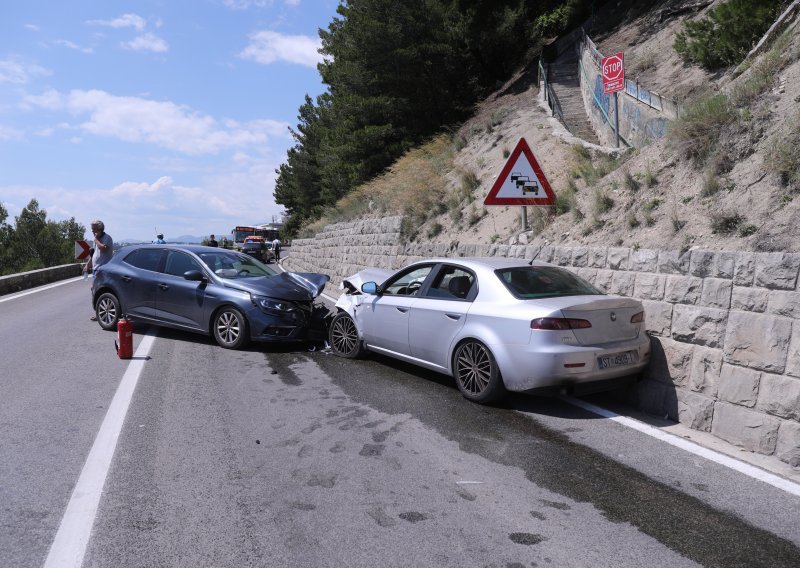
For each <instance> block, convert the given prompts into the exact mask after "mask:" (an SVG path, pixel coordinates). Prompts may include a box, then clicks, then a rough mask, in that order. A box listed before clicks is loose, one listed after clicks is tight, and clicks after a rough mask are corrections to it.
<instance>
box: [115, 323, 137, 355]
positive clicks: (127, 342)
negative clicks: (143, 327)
mask: <svg viewBox="0 0 800 568" xmlns="http://www.w3.org/2000/svg"><path fill="white" fill-rule="evenodd" d="M117 335H118V336H119V343H117V342H116V341H115V342H114V345H115V346H116V347H117V355H118V356H119V358H120V359H130V358H131V357H133V324H132V323H131V322H130V321H129V320H126V319H125V316H122V317H121V318H120V319H119V321H118V322H117Z"/></svg>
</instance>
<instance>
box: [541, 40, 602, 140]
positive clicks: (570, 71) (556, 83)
mask: <svg viewBox="0 0 800 568" xmlns="http://www.w3.org/2000/svg"><path fill="white" fill-rule="evenodd" d="M579 73H580V68H579V67H578V59H577V57H574V56H573V57H563V56H562V57H561V58H559V60H558V61H556V62H555V63H551V64H550V67H549V75H548V77H549V79H548V80H549V82H550V85H551V86H552V88H553V92H554V93H555V95H556V98H558V102H559V104H560V105H561V111H562V113H563V115H564V121H563V122H564V126H566V128H567V130H569V131H570V132H571V133H572V134H573V135H575V136H577V137H578V138H582V139H583V140H586V141H587V142H591V143H592V144H600V139H599V138H598V137H597V134H596V133H595V131H594V128H592V123H591V121H590V120H589V117H588V116H587V114H586V108H585V107H584V106H583V96H582V94H581V85H580V81H579V78H578V74H579Z"/></svg>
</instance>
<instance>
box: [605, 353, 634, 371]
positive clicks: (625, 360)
mask: <svg viewBox="0 0 800 568" xmlns="http://www.w3.org/2000/svg"><path fill="white" fill-rule="evenodd" d="M638 362H639V352H638V351H625V352H624V353H615V354H613V355H604V356H603V357H598V358H597V366H598V367H599V368H600V369H610V368H611V367H624V366H625V365H633V364H634V363H638Z"/></svg>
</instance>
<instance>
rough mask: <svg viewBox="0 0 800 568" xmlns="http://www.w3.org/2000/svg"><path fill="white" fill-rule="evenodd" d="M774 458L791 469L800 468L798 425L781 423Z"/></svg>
mask: <svg viewBox="0 0 800 568" xmlns="http://www.w3.org/2000/svg"><path fill="white" fill-rule="evenodd" d="M775 457H777V458H778V459H779V460H781V461H783V462H786V463H788V464H789V465H790V466H792V467H800V424H798V423H796V422H789V421H783V422H782V423H781V425H780V428H779V429H778V443H777V445H776V447H775Z"/></svg>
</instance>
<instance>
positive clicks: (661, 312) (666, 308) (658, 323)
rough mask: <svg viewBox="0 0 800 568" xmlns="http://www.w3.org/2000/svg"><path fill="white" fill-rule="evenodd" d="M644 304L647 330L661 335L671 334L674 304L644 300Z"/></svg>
mask: <svg viewBox="0 0 800 568" xmlns="http://www.w3.org/2000/svg"><path fill="white" fill-rule="evenodd" d="M642 305H643V306H644V315H645V318H644V324H645V328H646V329H647V331H649V332H650V333H654V334H656V335H659V336H661V337H668V336H669V335H670V331H671V326H672V304H670V303H669V302H656V301H651V300H642Z"/></svg>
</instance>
